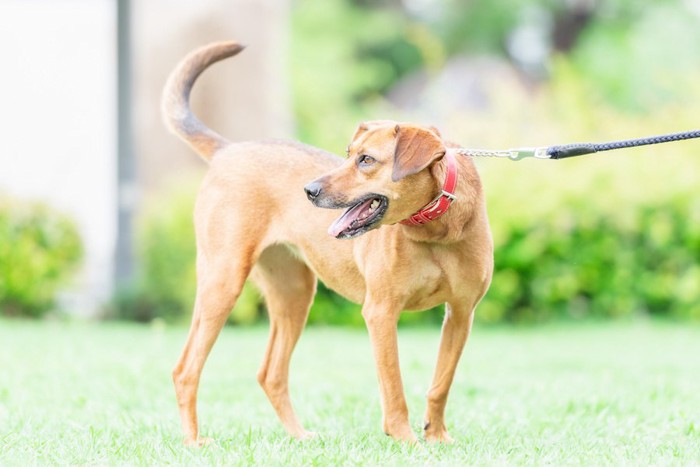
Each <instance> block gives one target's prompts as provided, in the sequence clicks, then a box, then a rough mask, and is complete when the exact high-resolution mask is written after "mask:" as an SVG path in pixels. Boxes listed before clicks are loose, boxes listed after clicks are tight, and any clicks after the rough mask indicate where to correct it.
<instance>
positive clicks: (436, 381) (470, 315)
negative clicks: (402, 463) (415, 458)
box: [423, 304, 474, 443]
mask: <svg viewBox="0 0 700 467" xmlns="http://www.w3.org/2000/svg"><path fill="white" fill-rule="evenodd" d="M473 319H474V310H473V307H464V308H463V307H454V308H453V307H452V306H450V305H449V304H446V305H445V319H444V321H443V323H442V333H441V335H440V350H439V351H438V358H437V365H436V366H435V375H434V376H433V383H432V385H431V386H430V389H429V390H428V394H427V399H428V407H427V409H426V411H425V417H424V420H423V423H424V426H423V430H424V435H425V439H426V440H427V441H433V442H434V441H439V442H445V443H451V442H452V438H451V437H450V435H449V434H448V433H447V428H445V405H446V404H447V394H448V393H449V391H450V386H451V385H452V380H453V379H454V375H455V369H456V368H457V363H458V362H459V357H460V356H461V355H462V350H463V349H464V344H465V343H466V342H467V338H468V337H469V334H470V332H471V329H472V322H473Z"/></svg>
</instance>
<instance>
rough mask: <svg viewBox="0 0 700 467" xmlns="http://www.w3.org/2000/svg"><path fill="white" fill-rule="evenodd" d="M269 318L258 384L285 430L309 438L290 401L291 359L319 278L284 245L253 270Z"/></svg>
mask: <svg viewBox="0 0 700 467" xmlns="http://www.w3.org/2000/svg"><path fill="white" fill-rule="evenodd" d="M252 279H253V281H254V282H255V283H256V284H257V285H258V287H260V289H261V291H262V293H263V295H264V296H265V301H266V303H267V308H268V313H269V316H270V338H269V341H268V344H267V349H266V351H265V356H264V358H263V362H262V365H261V366H260V370H259V371H258V382H259V383H260V386H261V387H262V388H263V390H264V391H265V394H266V395H267V397H268V399H269V400H270V403H271V404H272V407H274V409H275V411H276V412H277V415H278V416H279V418H280V420H281V421H282V424H283V425H284V428H285V429H286V430H287V432H289V434H290V435H292V436H294V437H295V438H298V439H305V438H310V437H312V436H313V433H310V432H308V431H306V430H305V429H304V428H303V427H302V425H301V424H300V423H299V421H298V419H297V416H296V414H295V413H294V409H293V407H292V403H291V401H290V399H289V386H288V381H289V360H290V358H291V356H292V351H293V350H294V346H295V345H296V343H297V340H298V339H299V336H300V334H301V331H302V330H303V328H304V325H305V324H306V318H307V316H308V314H309V308H310V307H311V303H312V301H313V297H314V294H315V292H316V276H315V274H314V273H313V272H312V271H311V270H310V269H309V267H308V266H307V265H306V264H305V263H304V262H303V261H301V260H299V259H298V258H296V257H295V256H294V254H293V253H292V252H291V251H290V250H289V249H288V248H287V247H286V246H284V245H275V246H271V247H268V248H267V249H266V250H265V251H264V252H263V253H262V255H261V256H260V259H259V260H258V263H257V264H256V266H255V268H254V269H253V274H252Z"/></svg>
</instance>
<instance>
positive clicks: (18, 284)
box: [0, 199, 83, 318]
mask: <svg viewBox="0 0 700 467" xmlns="http://www.w3.org/2000/svg"><path fill="white" fill-rule="evenodd" d="M82 254H83V247H82V242H81V239H80V236H79V234H78V230H77V227H76V226H75V224H74V223H73V221H72V220H71V219H69V218H68V217H66V216H64V215H62V214H60V213H58V212H56V211H54V210H51V209H49V208H48V207H46V206H44V205H41V204H36V203H28V202H23V201H17V200H13V201H9V200H1V199H0V313H1V314H4V315H9V316H27V317H33V318H36V317H41V316H43V315H44V314H45V313H46V312H48V311H51V309H52V308H53V307H54V305H55V300H56V292H57V290H58V288H59V287H60V286H61V285H65V284H66V282H67V281H68V280H69V279H70V277H71V273H72V272H74V271H75V269H76V267H77V265H78V264H79V262H80V259H81V257H82Z"/></svg>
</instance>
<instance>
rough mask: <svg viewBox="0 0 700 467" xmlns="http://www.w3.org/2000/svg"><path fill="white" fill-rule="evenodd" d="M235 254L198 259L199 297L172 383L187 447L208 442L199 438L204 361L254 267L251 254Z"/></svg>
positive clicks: (201, 255)
mask: <svg viewBox="0 0 700 467" xmlns="http://www.w3.org/2000/svg"><path fill="white" fill-rule="evenodd" d="M231 253H232V254H231V255H229V254H223V252H222V254H221V255H217V256H216V257H211V256H208V257H207V258H206V259H205V257H204V255H203V254H201V253H200V254H198V257H197V274H198V278H197V296H196V298H195V305H194V314H193V315H192V325H191V327H190V332H189V335H188V337H187V342H186V344H185V347H184V349H183V350H182V354H181V356H180V359H179V360H178V362H177V365H176V366H175V369H174V370H173V383H174V384H175V393H176V396H177V403H178V406H179V409H180V418H181V421H182V429H183V434H184V437H185V444H186V445H191V446H201V445H203V444H206V443H207V442H208V441H209V440H208V439H204V438H200V437H199V432H198V425H197V388H198V386H199V378H200V375H201V373H202V368H203V367H204V362H205V361H206V359H207V356H208V355H209V352H210V350H211V348H212V346H213V345H214V342H215V341H216V338H217V336H218V335H219V332H220V331H221V328H222V327H223V325H224V323H225V322H226V319H227V317H228V316H229V314H230V312H231V308H233V305H234V304H235V303H236V300H237V299H238V296H239V295H240V292H241V289H242V288H243V284H244V283H245V280H246V277H247V276H248V274H249V272H250V269H251V267H252V263H253V258H252V257H251V256H252V255H245V254H239V255H236V254H234V253H241V251H240V249H238V250H237V251H232V252H231Z"/></svg>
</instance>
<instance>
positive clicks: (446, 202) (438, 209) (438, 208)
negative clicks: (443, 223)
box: [400, 151, 457, 225]
mask: <svg viewBox="0 0 700 467" xmlns="http://www.w3.org/2000/svg"><path fill="white" fill-rule="evenodd" d="M445 160H446V162H447V173H446V174H445V183H443V184H442V191H441V192H440V194H439V195H437V197H436V198H435V199H434V200H432V201H431V202H429V203H428V204H426V205H425V206H424V207H423V209H421V210H420V211H418V212H416V213H415V214H412V215H411V216H410V217H409V218H408V219H404V220H402V221H401V222H400V223H401V224H403V225H423V224H427V223H428V222H430V221H432V220H435V219H437V218H438V217H440V216H442V215H443V214H445V212H447V209H448V208H449V207H450V204H452V201H454V200H455V199H457V197H456V196H455V187H456V186H457V161H455V157H454V156H453V155H452V154H451V153H450V152H449V151H448V152H447V153H446V154H445Z"/></svg>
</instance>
